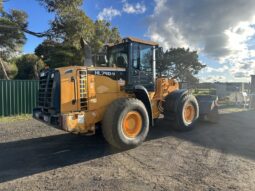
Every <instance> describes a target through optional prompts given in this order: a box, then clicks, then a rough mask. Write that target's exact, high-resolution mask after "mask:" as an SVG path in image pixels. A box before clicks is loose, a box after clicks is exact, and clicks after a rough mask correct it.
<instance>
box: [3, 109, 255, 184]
mask: <svg viewBox="0 0 255 191" xmlns="http://www.w3.org/2000/svg"><path fill="white" fill-rule="evenodd" d="M163 137H170V139H169V142H170V144H171V137H175V138H179V139H183V140H185V141H188V142H192V143H194V144H198V145H201V146H203V147H207V148H211V149H217V150H220V151H222V152H224V153H229V154H234V155H240V156H242V157H247V158H250V159H253V160H255V147H254V146H255V112H239V113H232V114H224V115H222V116H221V121H220V123H219V124H207V123H198V124H197V127H196V128H195V129H194V130H193V131H190V132H185V133H180V132H174V131H172V130H171V128H170V126H169V124H168V123H166V122H165V121H164V120H162V119H161V120H158V121H157V123H156V126H155V127H154V128H152V129H151V131H150V133H149V136H148V139H147V141H148V142H149V141H151V140H155V139H160V138H163ZM143 149H144V148H143ZM148 149H149V148H148ZM117 152H120V151H116V150H114V149H113V148H111V147H110V146H109V145H108V144H107V143H106V142H105V141H104V139H103V137H102V135H101V134H97V135H95V136H90V137H87V136H77V135H72V134H61V135H55V136H49V137H40V138H33V139H28V140H20V141H15V142H8V143H1V144H0V182H5V181H9V180H13V179H17V178H21V177H25V176H28V175H33V174H36V173H40V172H44V171H48V170H51V169H55V168H59V167H64V166H67V165H72V164H77V163H80V162H85V161H89V160H92V159H96V158H100V157H103V156H107V155H112V154H115V153H117Z"/></svg>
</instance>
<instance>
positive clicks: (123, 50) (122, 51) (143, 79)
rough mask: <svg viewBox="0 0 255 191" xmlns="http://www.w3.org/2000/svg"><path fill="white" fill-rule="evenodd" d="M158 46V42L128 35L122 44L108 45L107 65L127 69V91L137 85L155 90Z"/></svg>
mask: <svg viewBox="0 0 255 191" xmlns="http://www.w3.org/2000/svg"><path fill="white" fill-rule="evenodd" d="M157 48H158V44H157V43H154V42H150V41H144V40H140V39H136V38H131V37H128V38H125V39H123V42H122V43H120V44H116V45H113V46H108V47H107V61H108V62H107V64H106V65H107V67H119V68H125V69H126V81H127V85H126V90H127V91H128V90H133V88H134V86H135V85H142V86H144V87H145V88H146V89H147V90H148V91H154V90H155V76H156V75H155V73H156V69H155V68H156V66H155V65H156V63H155V62H156V58H155V55H156V49H157Z"/></svg>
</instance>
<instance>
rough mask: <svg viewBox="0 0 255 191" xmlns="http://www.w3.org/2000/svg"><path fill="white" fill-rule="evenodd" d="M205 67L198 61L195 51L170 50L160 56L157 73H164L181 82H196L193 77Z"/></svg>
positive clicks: (183, 49)
mask: <svg viewBox="0 0 255 191" xmlns="http://www.w3.org/2000/svg"><path fill="white" fill-rule="evenodd" d="M204 67H206V65H203V64H202V63H200V62H199V60H198V54H197V51H190V50H189V49H185V48H171V49H170V50H167V51H166V52H165V53H163V55H162V56H161V59H160V63H159V67H158V73H160V74H162V73H166V74H167V75H169V76H172V77H173V78H177V79H178V80H180V81H181V82H197V81H198V79H197V78H196V77H195V75H197V74H198V72H199V71H200V70H201V69H202V68H204Z"/></svg>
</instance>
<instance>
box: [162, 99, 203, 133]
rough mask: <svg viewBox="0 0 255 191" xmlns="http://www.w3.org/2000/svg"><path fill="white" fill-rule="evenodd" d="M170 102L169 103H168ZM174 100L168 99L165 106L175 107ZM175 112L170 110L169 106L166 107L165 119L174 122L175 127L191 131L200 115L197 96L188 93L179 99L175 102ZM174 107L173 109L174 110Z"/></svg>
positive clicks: (179, 129)
mask: <svg viewBox="0 0 255 191" xmlns="http://www.w3.org/2000/svg"><path fill="white" fill-rule="evenodd" d="M168 102H169V104H168ZM172 102H173V100H168V99H166V103H165V107H169V106H171V107H173V105H174V104H173V103H172ZM175 105H176V109H175V111H174V112H169V111H170V110H169V108H168V109H165V108H164V116H165V119H168V120H170V121H171V122H172V123H173V127H174V128H175V129H176V130H178V131H189V130H191V129H193V128H194V124H195V122H196V121H197V119H198V117H199V107H198V103H197V100H196V98H195V97H194V96H193V95H191V94H187V95H184V96H182V97H181V98H180V99H178V101H177V103H175ZM173 110H174V108H172V109H171V111H173Z"/></svg>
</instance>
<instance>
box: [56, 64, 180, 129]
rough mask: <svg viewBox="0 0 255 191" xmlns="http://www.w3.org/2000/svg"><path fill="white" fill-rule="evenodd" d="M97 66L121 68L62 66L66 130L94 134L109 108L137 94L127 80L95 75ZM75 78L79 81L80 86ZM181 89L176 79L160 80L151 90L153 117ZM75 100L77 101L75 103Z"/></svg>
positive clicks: (63, 123) (63, 110) (63, 118)
mask: <svg viewBox="0 0 255 191" xmlns="http://www.w3.org/2000/svg"><path fill="white" fill-rule="evenodd" d="M97 69H98V70H99V69H101V70H104V69H106V72H107V71H110V70H112V71H115V70H116V71H118V70H119V68H94V67H91V68H86V67H78V66H75V67H64V68H59V69H58V70H59V72H60V76H61V88H60V89H61V106H60V108H61V116H62V128H63V129H65V130H67V131H70V132H75V133H94V131H95V124H96V123H98V122H101V121H102V119H103V117H104V113H105V111H106V109H107V107H108V106H109V105H110V104H111V103H112V102H113V101H114V100H116V99H119V98H123V97H135V95H134V94H128V93H126V92H125V88H124V87H125V81H123V80H116V79H112V78H111V77H110V76H107V75H106V76H105V75H96V74H91V71H95V70H97ZM122 70H123V68H122ZM80 71H84V74H85V73H86V75H80ZM106 74H107V73H106ZM71 78H73V79H75V80H76V82H77V83H76V86H75V85H74V82H73V81H72V80H71ZM177 89H179V85H178V83H177V82H176V81H175V80H171V79H168V78H158V79H157V80H156V91H155V92H149V99H150V102H151V106H152V115H153V118H158V117H159V115H160V114H161V113H162V108H161V106H162V102H163V101H164V97H165V96H167V95H168V94H169V93H170V92H172V91H174V90H177ZM75 92H76V95H75ZM81 98H85V100H86V104H87V105H86V107H81ZM73 100H76V102H75V103H73ZM84 108H86V109H84ZM113 115H114V114H113Z"/></svg>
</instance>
